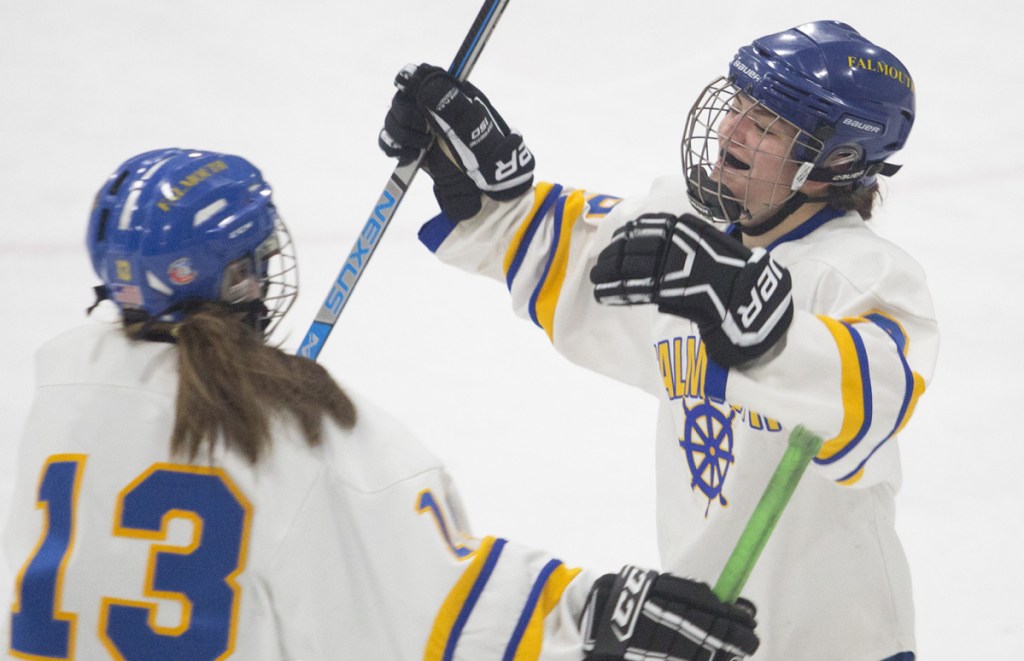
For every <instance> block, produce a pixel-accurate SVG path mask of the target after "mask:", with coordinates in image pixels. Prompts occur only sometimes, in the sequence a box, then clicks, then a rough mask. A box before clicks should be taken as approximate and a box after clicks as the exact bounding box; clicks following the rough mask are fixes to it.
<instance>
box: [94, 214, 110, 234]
mask: <svg viewBox="0 0 1024 661" xmlns="http://www.w3.org/2000/svg"><path fill="white" fill-rule="evenodd" d="M108 218H110V209H103V210H102V211H100V222H99V226H98V227H97V228H96V240H97V241H105V240H106V238H107V219H108Z"/></svg>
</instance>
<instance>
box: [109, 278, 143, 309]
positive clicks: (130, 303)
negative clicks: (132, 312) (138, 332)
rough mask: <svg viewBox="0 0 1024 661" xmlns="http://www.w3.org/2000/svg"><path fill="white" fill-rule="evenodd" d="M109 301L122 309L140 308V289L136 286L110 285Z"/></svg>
mask: <svg viewBox="0 0 1024 661" xmlns="http://www.w3.org/2000/svg"><path fill="white" fill-rule="evenodd" d="M108 287H109V289H110V299H111V300H112V301H114V302H115V303H117V304H118V305H120V306H122V307H127V308H141V307H142V288H141V287H139V286H138V285H122V284H118V283H113V282H112V283H110V285H108Z"/></svg>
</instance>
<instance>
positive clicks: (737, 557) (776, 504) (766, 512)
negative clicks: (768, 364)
mask: <svg viewBox="0 0 1024 661" xmlns="http://www.w3.org/2000/svg"><path fill="white" fill-rule="evenodd" d="M822 442H823V441H822V439H821V438H820V437H818V436H815V435H814V434H813V433H811V432H809V431H807V429H805V428H804V427H803V425H797V426H796V428H795V429H794V430H793V431H792V432H791V433H790V435H789V444H788V445H787V447H786V452H785V453H784V454H783V455H782V459H781V460H779V465H778V467H777V468H776V469H775V472H774V473H773V474H772V478H771V480H769V482H768V486H767V487H765V490H764V494H763V495H762V496H761V500H760V501H758V503H757V507H755V508H754V511H753V513H752V514H751V515H750V520H749V521H747V526H746V527H745V528H744V529H743V532H742V533H741V534H740V539H739V541H738V542H736V548H734V549H733V551H732V555H730V556H729V560H728V561H727V562H726V563H725V567H724V568H723V569H722V573H721V574H720V575H719V576H718V582H716V583H715V587H713V588H712V589H711V590H712V592H714V593H715V596H716V597H718V598H719V599H721V600H722V601H724V602H727V603H733V602H735V601H736V599H737V597H739V596H740V592H741V591H742V590H743V586H744V585H745V584H746V582H747V579H748V578H749V577H750V572H751V571H753V569H754V564H755V563H757V559H758V558H759V557H760V556H761V551H762V550H764V545H765V544H766V543H767V542H768V538H769V537H770V536H771V534H772V531H773V530H775V524H776V523H778V521H779V517H780V516H782V511H783V510H784V509H785V508H786V505H787V504H788V503H789V498H790V496H792V495H793V491H795V490H796V485H797V484H798V483H799V482H800V478H801V477H803V474H804V471H805V470H806V469H807V464H809V463H810V462H811V459H812V458H813V457H814V455H816V454H818V451H819V450H820V449H821V445H822Z"/></svg>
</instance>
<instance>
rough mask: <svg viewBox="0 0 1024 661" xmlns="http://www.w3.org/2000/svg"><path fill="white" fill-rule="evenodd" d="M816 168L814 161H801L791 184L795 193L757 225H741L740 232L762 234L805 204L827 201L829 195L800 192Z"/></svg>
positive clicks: (754, 234)
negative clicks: (812, 195)
mask: <svg viewBox="0 0 1024 661" xmlns="http://www.w3.org/2000/svg"><path fill="white" fill-rule="evenodd" d="M815 169H816V168H815V167H814V164H813V163H810V162H806V163H801V164H800V168H799V169H798V170H797V172H796V174H795V175H794V176H793V183H792V184H791V185H790V190H792V191H793V194H792V195H790V196H789V198H788V199H787V200H786V201H785V202H783V203H782V204H780V205H779V206H778V208H776V209H775V212H774V213H772V215H770V216H768V217H767V218H765V219H764V220H762V221H761V222H760V223H758V224H757V225H754V226H753V227H746V226H745V225H740V232H742V233H743V234H746V235H747V236H762V235H764V234H767V233H768V232H771V231H772V230H773V229H775V228H776V227H778V226H779V225H781V224H782V221H784V220H786V219H787V218H789V217H790V216H791V215H793V213H794V212H795V211H796V210H797V209H799V208H800V207H802V206H803V205H804V204H807V203H808V202H825V201H827V200H828V196H823V197H809V196H808V195H807V194H805V193H801V192H800V188H802V187H803V185H804V184H805V183H806V182H807V179H808V178H810V177H811V175H812V173H813V172H814V171H815Z"/></svg>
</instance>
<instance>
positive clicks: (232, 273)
mask: <svg viewBox="0 0 1024 661" xmlns="http://www.w3.org/2000/svg"><path fill="white" fill-rule="evenodd" d="M86 244H87V246H88V249H89V255H90V257H91V259H92V265H93V269H94V270H95V271H96V274H97V275H98V276H99V277H100V280H101V281H102V282H103V295H105V296H106V297H107V298H109V299H111V300H112V301H113V302H114V303H116V304H117V305H118V307H119V308H120V309H121V312H122V315H123V316H124V318H125V320H126V321H131V320H148V319H156V320H159V321H165V322H171V323H174V322H178V321H181V319H182V318H183V317H184V314H185V311H186V309H187V307H188V304H190V303H196V302H202V301H223V302H226V303H229V304H252V303H253V302H257V303H259V304H261V305H260V312H259V314H258V315H257V318H256V319H254V322H256V323H258V325H259V327H260V328H262V329H263V330H264V332H265V333H267V334H269V333H270V332H271V331H272V330H273V328H274V326H276V324H277V323H278V322H279V321H280V319H281V317H283V316H284V314H285V312H287V310H288V308H289V307H290V306H291V303H292V302H293V301H294V298H295V295H296V293H297V271H296V269H295V262H294V255H293V251H292V246H291V240H290V237H289V235H288V231H287V228H286V227H285V226H284V223H283V222H282V221H281V219H280V218H279V217H278V214H277V211H276V209H275V207H274V203H273V200H272V198H271V189H270V186H269V185H268V184H267V182H266V181H264V179H263V176H262V174H261V173H260V171H259V170H258V169H256V167H254V166H253V165H252V164H251V163H249V162H248V161H247V160H245V159H244V158H241V157H239V156H233V155H231V154H222V153H216V152H206V151H199V150H188V149H159V150H154V151H148V152H145V153H142V154H139V155H137V156H134V157H132V158H130V159H128V160H127V161H125V162H124V163H123V164H121V166H120V167H118V168H117V169H116V170H115V171H114V172H113V174H111V175H110V177H109V178H108V179H107V181H106V182H105V183H104V184H103V186H102V187H101V188H100V190H99V192H98V193H97V194H96V202H95V204H94V205H93V209H92V213H91V216H90V218H89V228H88V234H87V236H86Z"/></svg>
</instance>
